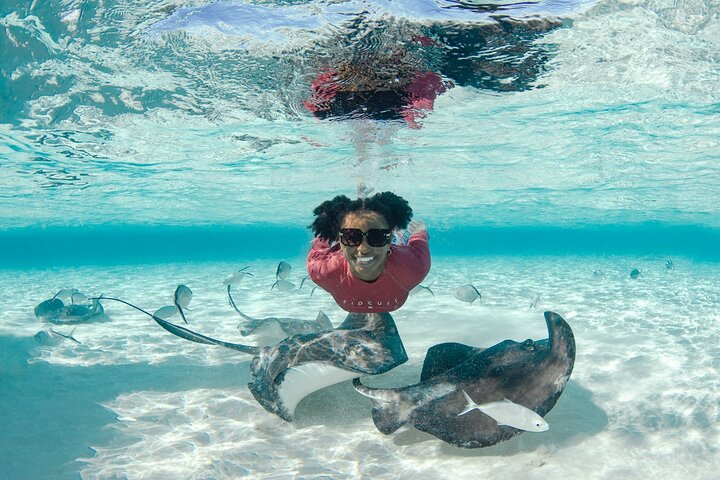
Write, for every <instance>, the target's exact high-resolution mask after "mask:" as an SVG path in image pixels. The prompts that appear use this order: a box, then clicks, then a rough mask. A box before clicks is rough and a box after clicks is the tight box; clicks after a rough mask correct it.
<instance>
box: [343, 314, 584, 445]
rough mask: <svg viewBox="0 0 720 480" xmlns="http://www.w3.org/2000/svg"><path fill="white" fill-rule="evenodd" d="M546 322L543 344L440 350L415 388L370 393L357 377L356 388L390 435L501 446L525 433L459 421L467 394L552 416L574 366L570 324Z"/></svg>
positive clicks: (478, 417)
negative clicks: (405, 429)
mask: <svg viewBox="0 0 720 480" xmlns="http://www.w3.org/2000/svg"><path fill="white" fill-rule="evenodd" d="M545 322H546V324H547V328H548V338H547V339H544V340H539V341H532V340H526V341H524V342H515V341H512V340H505V341H503V342H500V343H498V344H497V345H495V346H492V347H490V348H488V349H481V348H475V347H471V346H468V345H462V344H459V343H443V344H439V345H435V346H433V347H432V348H430V349H429V350H428V352H427V355H426V358H425V362H424V364H423V369H422V374H421V377H420V383H417V384H415V385H410V386H407V387H400V388H371V387H368V386H365V385H363V384H361V383H360V381H359V380H358V379H355V380H354V381H353V385H354V386H355V388H356V390H357V391H358V392H360V393H362V394H363V395H366V396H368V397H370V398H371V399H372V400H373V413H372V415H373V421H374V422H375V426H377V428H378V430H380V431H381V432H382V433H384V434H390V433H393V432H395V431H396V430H397V429H398V428H400V427H401V426H403V425H405V424H409V425H412V426H413V427H415V428H417V429H418V430H422V431H424V432H427V433H430V434H431V435H434V436H436V437H438V438H439V439H441V440H443V441H445V442H447V443H450V444H452V445H455V446H458V447H464V448H477V447H487V446H490V445H495V444H497V443H499V442H503V441H505V440H508V439H510V438H512V437H514V436H516V435H519V434H520V433H522V432H523V430H520V429H517V428H513V427H510V426H507V425H499V424H498V422H497V421H496V420H494V419H493V418H492V417H490V416H488V415H486V414H484V413H481V412H480V411H473V412H469V413H467V414H465V415H462V416H459V414H460V413H461V412H463V411H464V410H465V409H466V406H467V405H468V402H467V397H466V395H465V393H467V395H468V396H470V397H471V398H472V399H473V401H474V402H475V403H477V404H487V403H490V402H502V401H504V400H505V399H507V400H510V401H511V402H513V403H515V404H517V405H521V406H523V407H525V408H528V409H530V410H532V411H534V412H536V413H537V414H539V415H540V416H545V414H547V412H549V411H550V410H551V409H552V408H553V407H554V406H555V403H556V402H557V400H558V398H559V397H560V395H561V394H562V392H563V390H564V389H565V386H566V385H567V382H568V379H569V378H570V374H571V373H572V369H573V365H574V363H575V339H574V336H573V332H572V330H571V328H570V326H569V325H568V324H567V322H565V320H564V319H563V318H562V317H561V316H560V315H558V314H557V313H554V312H545ZM463 392H465V393H463Z"/></svg>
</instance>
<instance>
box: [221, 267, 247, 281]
mask: <svg viewBox="0 0 720 480" xmlns="http://www.w3.org/2000/svg"><path fill="white" fill-rule="evenodd" d="M248 268H250V267H249V266H248V267H243V268H241V269H240V270H238V271H237V272H235V273H231V274H230V275H228V276H227V277H225V280H223V285H237V284H238V283H240V282H241V281H242V279H243V278H245V277H247V276H248V275H249V276H251V277H252V276H253V274H252V273H250V272H246V271H245V270H247V269H248Z"/></svg>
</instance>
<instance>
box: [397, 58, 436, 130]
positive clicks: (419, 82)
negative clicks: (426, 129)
mask: <svg viewBox="0 0 720 480" xmlns="http://www.w3.org/2000/svg"><path fill="white" fill-rule="evenodd" d="M445 90H447V87H446V85H445V84H444V83H443V81H442V77H440V75H438V74H437V73H435V72H418V73H416V74H415V77H414V78H413V80H412V82H410V85H408V87H407V93H408V98H409V101H408V104H407V105H406V107H405V108H404V109H403V113H402V117H403V119H404V120H405V121H406V122H407V123H408V125H409V126H410V127H412V128H420V125H418V123H417V122H416V121H415V120H417V119H419V118H424V117H425V112H428V111H431V110H432V109H433V107H434V105H435V98H437V96H438V95H440V94H441V93H443V92H445Z"/></svg>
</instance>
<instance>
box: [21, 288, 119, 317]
mask: <svg viewBox="0 0 720 480" xmlns="http://www.w3.org/2000/svg"><path fill="white" fill-rule="evenodd" d="M61 292H62V290H61V291H60V292H58V294H59V293H61ZM57 297H58V295H57V294H56V295H55V296H54V297H53V298H50V299H48V300H45V301H43V302H40V303H39V304H38V305H37V306H36V307H35V316H36V317H37V318H38V319H40V320H47V321H48V322H52V323H56V324H60V323H62V324H73V323H84V322H88V321H90V320H91V319H93V318H95V317H99V316H101V315H102V314H104V313H105V309H104V308H103V306H102V304H101V303H100V301H99V299H92V300H88V301H89V302H90V303H87V304H79V303H72V304H70V305H65V303H63V301H62V300H60V299H59V298H57Z"/></svg>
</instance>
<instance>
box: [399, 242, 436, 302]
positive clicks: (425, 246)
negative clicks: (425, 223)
mask: <svg viewBox="0 0 720 480" xmlns="http://www.w3.org/2000/svg"><path fill="white" fill-rule="evenodd" d="M404 248H406V249H407V253H406V254H407V257H406V258H405V262H403V263H404V265H403V270H404V275H403V276H404V277H405V279H406V281H407V283H408V287H409V288H414V287H415V286H417V285H418V284H419V283H420V282H422V281H423V279H424V278H425V277H426V276H427V274H428V273H429V272H430V264H431V261H430V244H429V237H428V233H427V230H421V231H419V232H417V233H414V234H412V235H411V236H410V239H409V240H408V244H407V246H406V247H404Z"/></svg>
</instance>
